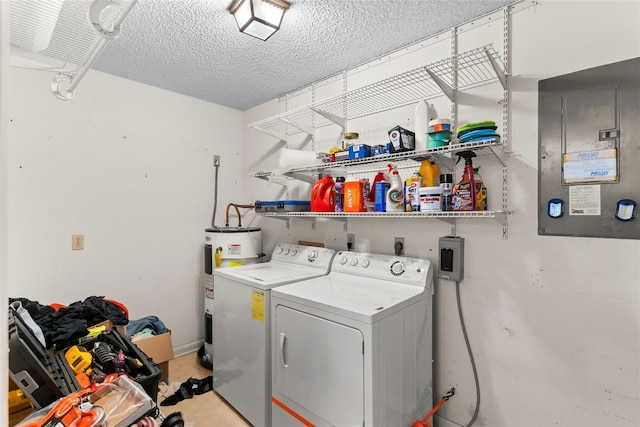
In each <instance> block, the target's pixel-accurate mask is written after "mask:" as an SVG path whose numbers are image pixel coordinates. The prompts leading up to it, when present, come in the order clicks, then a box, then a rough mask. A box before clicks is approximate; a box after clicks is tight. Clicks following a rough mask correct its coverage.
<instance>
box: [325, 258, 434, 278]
mask: <svg viewBox="0 0 640 427" xmlns="http://www.w3.org/2000/svg"><path fill="white" fill-rule="evenodd" d="M331 272H332V273H333V272H340V273H345V274H353V275H357V276H364V277H371V278H376V279H387V280H389V281H393V282H404V283H410V284H415V285H419V286H425V283H431V281H432V277H431V275H432V268H431V263H430V262H429V261H427V260H424V259H418V258H409V257H400V256H391V255H379V254H371V253H365V252H344V251H343V252H338V253H337V254H336V256H335V258H334V260H333V264H332V266H331Z"/></svg>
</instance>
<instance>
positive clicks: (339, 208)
mask: <svg viewBox="0 0 640 427" xmlns="http://www.w3.org/2000/svg"><path fill="white" fill-rule="evenodd" d="M344 182H345V177H344V176H339V177H337V178H336V183H335V186H334V189H335V192H336V207H335V211H336V212H343V211H344Z"/></svg>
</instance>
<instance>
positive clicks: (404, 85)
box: [249, 45, 506, 139]
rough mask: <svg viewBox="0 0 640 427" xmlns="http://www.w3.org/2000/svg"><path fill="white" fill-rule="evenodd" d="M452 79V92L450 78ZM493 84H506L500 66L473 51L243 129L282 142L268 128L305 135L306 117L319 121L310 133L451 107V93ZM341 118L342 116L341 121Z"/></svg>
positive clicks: (490, 54)
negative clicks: (432, 105)
mask: <svg viewBox="0 0 640 427" xmlns="http://www.w3.org/2000/svg"><path fill="white" fill-rule="evenodd" d="M454 75H456V76H457V88H456V87H454V85H453V76H454ZM495 80H498V81H500V82H501V83H502V85H503V87H504V86H505V84H506V76H505V74H504V65H503V64H502V61H501V59H500V57H499V55H498V53H497V52H496V51H495V50H494V48H493V46H491V45H486V46H482V47H478V48H475V49H472V50H469V51H466V52H463V53H460V54H458V55H456V56H453V57H449V58H446V59H443V60H441V61H438V62H434V63H432V64H429V65H426V66H422V67H419V68H416V69H413V70H410V71H407V72H404V73H401V74H397V75H395V76H392V77H389V78H386V79H384V80H380V81H378V82H375V83H372V84H369V85H366V86H363V87H361V88H358V89H354V90H352V91H349V92H345V93H344V94H340V95H337V96H334V97H331V98H328V99H325V100H321V101H318V102H315V103H312V104H308V105H306V106H303V107H299V108H296V109H292V110H290V111H287V112H284V113H280V114H278V115H275V116H272V117H269V118H266V119H263V120H260V121H258V122H254V123H251V124H249V127H252V128H254V129H257V130H259V131H262V132H264V133H266V134H269V135H271V136H274V137H276V138H279V139H282V137H281V136H279V135H278V132H277V131H274V129H273V128H275V127H276V126H280V125H282V124H288V125H291V126H293V127H295V128H297V129H299V130H301V131H303V132H306V133H309V134H311V133H312V131H313V128H312V126H311V122H312V120H311V117H312V115H313V113H314V112H315V113H316V114H317V115H319V116H320V118H319V120H317V121H316V124H315V127H321V126H323V125H327V124H329V123H335V124H337V125H339V126H341V127H343V128H344V127H345V125H346V121H348V120H353V119H357V118H360V117H365V116H368V115H371V114H375V113H379V112H383V111H388V110H391V109H395V108H398V107H402V106H404V105H409V104H412V103H415V102H416V101H419V100H422V99H430V98H434V97H437V96H442V95H443V94H444V95H446V96H447V97H448V98H449V99H450V100H451V101H452V102H453V101H454V100H455V96H456V91H457V90H463V89H470V88H472V87H476V86H480V85H482V84H486V83H490V82H492V81H495ZM345 112H346V115H345Z"/></svg>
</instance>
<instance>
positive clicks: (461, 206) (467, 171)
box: [451, 151, 476, 211]
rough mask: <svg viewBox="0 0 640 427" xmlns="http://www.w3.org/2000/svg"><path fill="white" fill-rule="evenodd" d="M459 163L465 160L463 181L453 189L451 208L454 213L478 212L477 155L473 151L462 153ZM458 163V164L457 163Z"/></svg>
mask: <svg viewBox="0 0 640 427" xmlns="http://www.w3.org/2000/svg"><path fill="white" fill-rule="evenodd" d="M456 154H457V155H458V162H459V161H460V159H462V158H464V172H463V173H462V180H460V182H459V183H458V184H456V185H455V186H454V187H453V191H452V192H451V208H452V210H454V211H475V210H476V183H475V180H474V178H473V160H471V159H473V158H474V157H476V153H474V152H473V151H460V152H458V153H456ZM456 163H457V162H456Z"/></svg>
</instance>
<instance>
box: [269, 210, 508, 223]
mask: <svg viewBox="0 0 640 427" xmlns="http://www.w3.org/2000/svg"><path fill="white" fill-rule="evenodd" d="M510 213H511V211H507V210H499V211H456V212H452V211H447V212H263V213H258V214H257V215H260V216H263V217H270V218H278V219H289V218H300V219H314V218H328V219H333V220H338V221H346V220H348V219H349V218H402V219H412V218H415V219H417V218H423V219H424V218H434V219H439V220H442V221H445V222H448V223H453V221H454V220H457V219H469V218H489V219H493V220H495V221H497V222H499V223H500V224H502V225H504V224H505V223H506V220H507V215H509V214H510Z"/></svg>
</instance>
